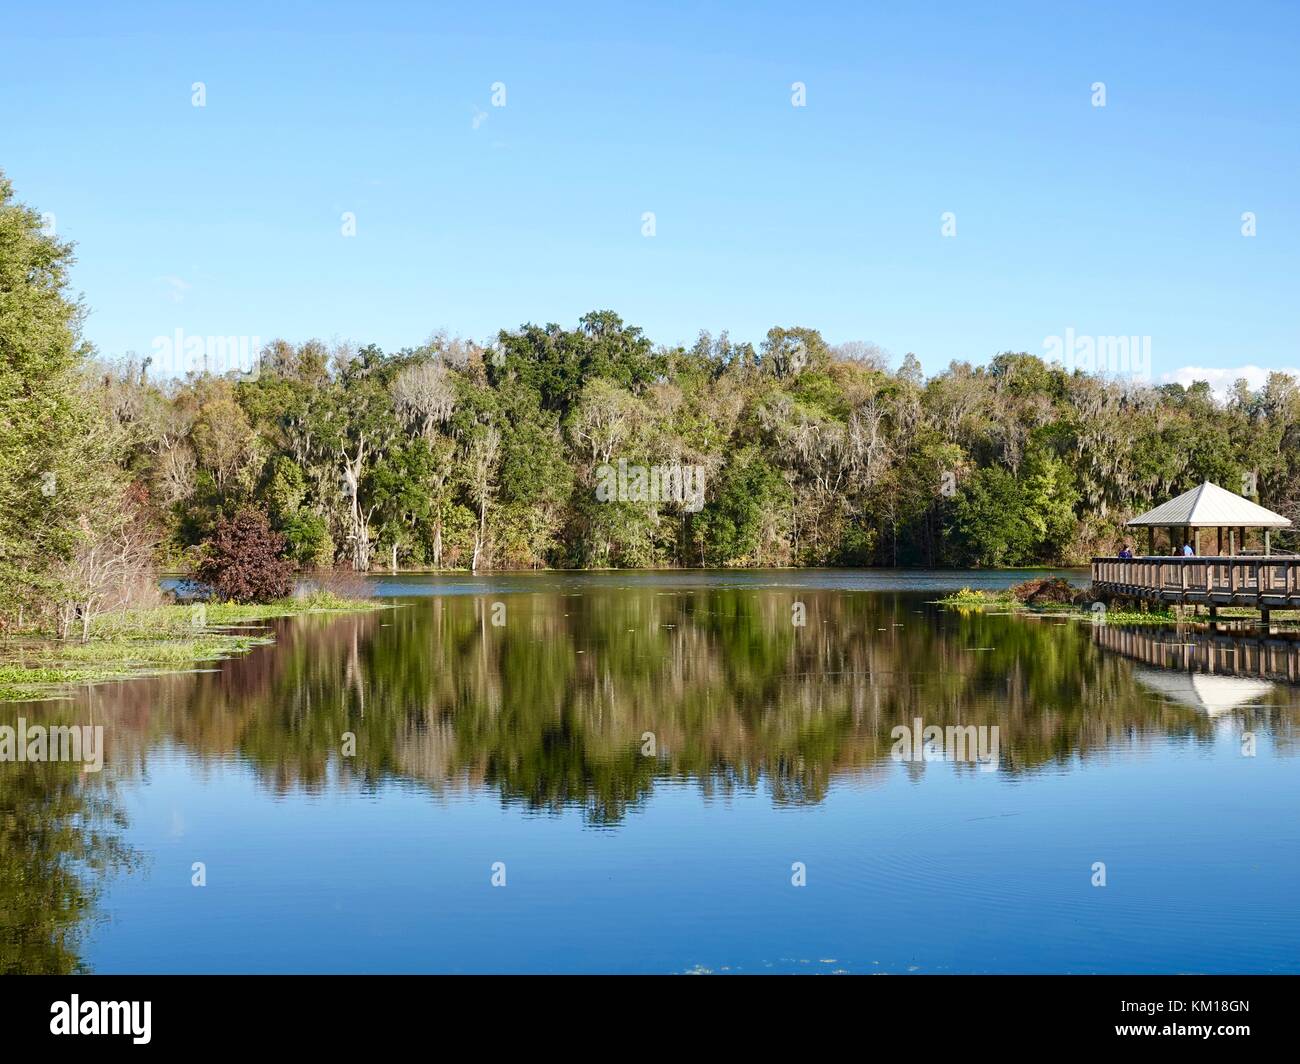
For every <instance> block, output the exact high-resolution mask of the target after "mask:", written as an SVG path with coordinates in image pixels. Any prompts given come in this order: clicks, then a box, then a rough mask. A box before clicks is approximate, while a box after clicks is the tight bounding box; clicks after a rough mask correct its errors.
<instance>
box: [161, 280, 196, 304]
mask: <svg viewBox="0 0 1300 1064" xmlns="http://www.w3.org/2000/svg"><path fill="white" fill-rule="evenodd" d="M158 280H160V281H161V282H162V283H163V284H165V285H166V286H167V288H168V292H167V298H168V299H170V300H171V301H172V302H173V303H179V302H181V301H182V300H183V299H184V298H185V293H186V292H188V291H189V290H190V289H191V288H193V287H194V286H193V285H192V284H190V282H189V281H186V280H184V279H183V278H180V277H172V276H170V275H169V276H167V277H159V278H158Z"/></svg>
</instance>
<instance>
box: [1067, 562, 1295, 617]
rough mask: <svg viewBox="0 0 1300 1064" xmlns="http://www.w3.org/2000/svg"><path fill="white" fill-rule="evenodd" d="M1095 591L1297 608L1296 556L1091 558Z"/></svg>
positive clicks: (1175, 600) (1163, 599)
mask: <svg viewBox="0 0 1300 1064" xmlns="http://www.w3.org/2000/svg"><path fill="white" fill-rule="evenodd" d="M1092 586H1093V589H1094V590H1095V591H1098V592H1106V593H1109V594H1112V595H1119V596H1122V597H1127V598H1135V599H1144V600H1149V601H1154V602H1166V603H1205V604H1208V605H1211V606H1253V607H1255V608H1257V609H1295V608H1300V557H1295V556H1289V555H1267V556H1262V555H1261V556H1259V557H1241V556H1233V557H1227V558H1223V557H1210V558H1185V557H1170V558H1162V557H1153V558H1093V559H1092Z"/></svg>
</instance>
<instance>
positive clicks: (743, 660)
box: [0, 571, 1300, 973]
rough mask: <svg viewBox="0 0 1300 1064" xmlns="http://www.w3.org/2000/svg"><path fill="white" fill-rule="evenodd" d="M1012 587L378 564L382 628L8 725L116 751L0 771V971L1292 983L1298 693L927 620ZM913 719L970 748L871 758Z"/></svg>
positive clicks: (881, 578) (1060, 629)
mask: <svg viewBox="0 0 1300 1064" xmlns="http://www.w3.org/2000/svg"><path fill="white" fill-rule="evenodd" d="M1024 575H1025V574H1023V573H1017V574H1013V575H1001V574H958V575H954V574H951V573H919V574H915V573H911V574H898V573H880V572H874V573H863V572H856V571H855V572H841V571H819V572H804V573H798V572H785V571H782V572H766V573H753V572H746V573H725V574H715V573H692V572H675V573H668V574H626V573H617V574H596V575H552V574H547V575H539V576H502V577H487V578H482V579H473V578H468V577H456V578H436V579H435V578H421V577H397V578H392V579H387V578H383V579H377V580H376V581H375V585H376V590H377V593H378V594H379V595H381V596H385V597H391V598H392V599H393V601H394V602H395V603H399V604H400V608H397V609H392V610H385V611H381V612H377V613H373V614H367V615H361V616H348V617H341V618H336V619H325V618H302V619H298V620H294V621H285V622H277V623H276V624H275V625H274V628H275V630H276V634H277V637H278V642H277V644H276V645H275V646H273V647H265V648H261V649H259V650H256V651H254V652H253V653H251V654H249V655H247V656H245V657H242V658H239V659H235V660H231V661H228V662H224V663H222V664H221V665H220V667H219V668H216V669H214V670H213V671H209V672H203V673H195V674H186V675H182V676H171V677H164V678H159V679H152V680H140V681H134V682H131V683H125V684H112V685H101V686H98V687H95V688H93V689H89V690H83V691H79V692H78V693H77V694H76V696H75V697H74V698H73V699H72V700H71V701H69V702H66V703H63V704H57V703H45V704H41V705H33V704H28V705H20V706H7V707H0V719H3V720H4V721H6V722H12V720H13V718H15V717H17V716H18V715H20V714H21V715H24V716H25V717H26V718H27V719H28V720H29V721H36V720H38V719H39V720H42V721H45V722H51V721H54V720H61V721H77V722H83V723H84V722H87V721H89V722H92V723H99V724H102V725H104V727H105V730H106V743H107V757H106V766H105V769H104V771H103V772H102V773H100V774H99V775H98V776H94V775H89V776H82V775H79V774H78V772H77V771H76V769H75V767H73V766H68V765H37V766H33V765H13V764H7V765H0V858H3V863H2V865H0V968H3V969H6V970H9V971H14V970H29V971H51V970H66V969H69V968H76V967H78V966H84V967H87V968H89V969H91V970H97V971H106V972H134V971H161V972H171V971H175V972H314V971H349V972H350V971H359V972H407V971H435V972H443V971H446V972H493V971H512V972H514V971H526V972H534V971H541V972H555V971H566V972H567V971H615V972H690V971H713V972H786V971H794V972H834V971H845V972H890V973H906V972H1033V971H1044V972H1050V971H1075V972H1078V971H1094V972H1144V971H1161V972H1164V971H1220V972H1227V971H1297V970H1300V906H1297V904H1296V899H1297V896H1298V894H1300V759H1297V756H1296V754H1297V749H1298V747H1297V728H1296V723H1297V719H1300V693H1298V690H1297V688H1294V687H1291V686H1288V685H1287V684H1285V683H1278V682H1275V681H1274V680H1272V679H1270V678H1269V677H1270V676H1271V675H1273V674H1274V673H1275V672H1276V669H1275V668H1273V665H1272V664H1270V666H1269V668H1268V669H1261V668H1260V667H1257V666H1256V665H1254V664H1250V665H1249V668H1248V669H1245V670H1243V671H1248V672H1250V675H1249V676H1244V677H1243V676H1236V677H1233V676H1227V677H1225V676H1223V675H1222V672H1223V669H1224V666H1223V665H1222V664H1221V663H1222V661H1224V660H1228V661H1241V662H1243V663H1249V662H1254V661H1255V658H1253V657H1251V656H1250V655H1251V654H1252V653H1253V651H1252V649H1251V647H1252V645H1253V646H1254V647H1255V649H1256V650H1257V649H1258V648H1259V646H1260V645H1262V644H1261V641H1260V640H1259V639H1257V638H1255V637H1252V636H1245V637H1232V640H1229V644H1230V645H1227V647H1226V649H1225V650H1223V653H1220V654H1219V656H1218V659H1217V660H1218V661H1219V662H1220V664H1219V665H1218V666H1217V667H1216V673H1215V674H1214V675H1210V674H1209V673H1208V672H1198V671H1196V670H1197V669H1198V668H1202V667H1203V666H1202V665H1198V664H1197V663H1196V662H1197V660H1199V659H1194V657H1189V656H1188V655H1189V654H1193V651H1194V649H1195V648H1194V647H1192V646H1191V645H1190V639H1189V638H1185V637H1183V636H1180V635H1179V634H1178V633H1176V632H1173V631H1158V630H1157V631H1154V632H1150V633H1147V634H1146V635H1139V636H1136V637H1133V638H1130V639H1128V640H1127V641H1124V642H1122V643H1121V642H1118V641H1115V640H1111V641H1110V642H1109V643H1106V642H1104V641H1103V640H1102V639H1101V638H1100V635H1101V633H1099V632H1098V630H1097V629H1095V628H1093V627H1092V626H1091V625H1088V624H1086V623H1079V622H1060V621H1053V620H1043V619H1039V620H1029V619H1022V618H1015V617H1009V616H990V615H983V616H978V615H976V616H963V615H960V614H957V613H953V612H945V611H941V610H939V609H938V608H937V607H935V606H932V605H929V604H928V603H927V600H929V599H933V598H935V597H936V596H937V594H938V593H939V592H941V591H943V590H945V589H949V588H953V587H956V586H960V585H962V584H975V585H979V584H984V585H990V584H1005V583H1009V582H1012V581H1013V580H1019V579H1022V578H1023V577H1024ZM796 602H799V603H802V604H803V605H804V608H805V611H806V624H805V625H803V626H802V627H800V626H796V625H795V624H793V623H792V617H793V616H794V612H793V607H794V604H795V603H796ZM494 603H502V604H503V605H504V616H502V615H501V611H500V608H498V607H494ZM494 609H495V612H496V617H495V619H497V620H503V621H504V623H503V624H501V625H499V626H498V625H494V624H493V620H494ZM1110 634H1111V635H1114V630H1112V632H1111V633H1110ZM1184 644H1188V645H1187V646H1184ZM1280 646H1281V650H1280V651H1279V653H1281V655H1282V657H1283V658H1285V656H1286V655H1287V654H1288V653H1290V652H1291V650H1293V649H1294V648H1293V647H1292V646H1291V645H1290V644H1286V643H1285V642H1284V643H1282V644H1280ZM1220 649H1223V648H1220ZM1274 649H1276V648H1274ZM1216 653H1217V652H1216ZM1270 653H1272V651H1270ZM1224 654H1226V655H1227V658H1225V657H1224ZM1275 658H1276V655H1275V656H1274V657H1272V658H1269V659H1268V661H1269V662H1274V661H1275ZM1153 661H1154V662H1156V663H1155V664H1152V662H1153ZM1166 665H1172V666H1174V667H1165V666H1166ZM1261 675H1262V677H1263V678H1261ZM916 718H921V719H922V721H923V722H924V724H926V725H931V724H933V725H939V726H945V725H951V724H961V725H976V726H990V727H991V726H994V725H996V726H997V727H998V729H999V732H998V734H999V737H1000V738H999V742H1000V746H999V754H998V759H997V762H996V764H991V765H989V766H987V769H989V770H986V769H985V768H981V767H980V766H978V765H975V764H970V763H953V762H943V761H930V762H912V763H904V762H901V761H898V760H895V759H893V758H892V757H891V750H892V748H893V745H894V744H893V740H892V738H891V730H892V729H893V728H894V726H895V725H899V724H908V725H910V724H911V723H912V721H913V720H915V719H916ZM1244 732H1248V733H1251V734H1253V735H1254V736H1255V742H1256V750H1255V756H1253V757H1249V756H1243V733H1244ZM345 733H352V734H353V735H355V737H356V738H355V755H354V756H351V757H345V756H342V755H341V747H342V744H343V743H344V736H345ZM647 733H648V734H649V735H650V736H652V737H653V742H654V750H653V753H652V754H649V755H648V754H646V753H644V752H643V749H644V744H645V743H646V741H647V739H646V737H647ZM195 862H202V863H203V865H204V867H205V870H206V886H203V887H201V888H200V887H196V886H193V885H192V882H191V879H192V876H194V874H195V873H194V872H193V870H192V868H193V865H194V863H195ZM496 862H502V863H503V864H504V874H505V878H506V885H505V886H504V887H494V886H493V885H492V875H493V865H494V864H495V863H496ZM796 862H799V863H802V865H803V867H804V869H805V870H806V884H807V885H806V886H803V887H796V886H794V885H792V881H791V880H792V876H793V875H794V874H795V873H794V872H793V871H792V866H793V865H795V863H796ZM1095 862H1104V864H1105V872H1106V885H1105V886H1104V887H1096V886H1093V885H1092V879H1093V876H1094V872H1093V866H1094V863H1095Z"/></svg>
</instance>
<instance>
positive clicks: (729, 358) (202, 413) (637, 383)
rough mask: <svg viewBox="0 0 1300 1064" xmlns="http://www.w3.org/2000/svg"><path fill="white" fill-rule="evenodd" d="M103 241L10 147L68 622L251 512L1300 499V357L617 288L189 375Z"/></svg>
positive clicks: (1099, 538)
mask: <svg viewBox="0 0 1300 1064" xmlns="http://www.w3.org/2000/svg"><path fill="white" fill-rule="evenodd" d="M71 262H72V248H71V246H70V245H69V244H67V243H65V242H62V241H60V240H59V239H57V238H56V237H54V236H51V235H47V234H46V233H44V232H43V230H42V227H41V218H40V215H39V214H38V213H37V212H36V211H35V210H33V209H31V208H29V207H25V206H23V205H21V204H19V203H18V202H16V201H15V199H14V197H13V193H12V189H11V187H10V185H9V183H8V182H7V181H5V180H4V179H3V177H2V176H0V464H2V467H0V617H3V618H8V619H13V618H14V617H15V616H17V617H21V615H22V613H23V611H24V610H34V609H46V610H50V609H53V610H55V611H58V610H62V611H63V616H64V624H65V627H66V624H67V618H68V617H69V616H71V614H72V613H76V615H78V616H80V615H82V614H84V613H85V612H94V610H95V609H97V608H100V607H103V606H105V605H107V604H108V603H110V601H113V600H118V599H120V598H121V597H122V596H123V595H125V594H126V593H127V591H126V590H125V589H129V588H130V587H131V586H137V585H138V586H144V585H146V584H149V583H150V582H151V580H152V573H153V572H154V570H155V567H157V566H167V567H181V566H191V565H194V564H196V563H197V561H198V559H199V557H200V555H201V553H202V551H203V550H204V544H205V543H208V542H209V541H210V540H211V539H212V537H213V536H214V534H215V533H216V532H217V530H218V527H219V525H220V524H221V522H223V521H229V520H232V519H233V518H234V517H235V516H236V515H243V517H244V518H245V519H247V518H248V514H249V512H250V511H252V512H253V514H254V518H255V519H257V520H262V519H264V521H265V522H266V523H267V524H269V526H270V527H271V529H273V530H274V532H275V533H278V534H279V535H280V536H282V537H283V539H282V542H283V548H282V549H283V552H284V554H285V555H286V556H287V557H288V558H289V559H290V560H291V561H292V562H293V563H295V564H296V565H297V566H299V567H301V568H302V569H315V568H323V567H331V566H347V567H350V568H353V569H357V570H365V569H370V568H376V567H385V568H387V567H430V568H461V569H467V568H474V569H478V570H483V569H490V568H495V569H501V568H536V567H543V566H551V567H603V566H786V565H849V566H866V565H885V566H893V565H900V566H918V565H922V566H1019V565H1028V564H1033V563H1073V562H1081V561H1083V560H1085V559H1087V558H1088V557H1089V556H1090V555H1091V554H1093V553H1097V552H1110V551H1113V550H1114V549H1115V547H1116V544H1117V541H1118V539H1119V538H1120V536H1121V532H1120V528H1121V525H1122V522H1123V521H1124V520H1125V519H1126V518H1128V517H1130V516H1132V515H1133V514H1134V513H1135V512H1138V511H1139V510H1141V509H1143V508H1145V507H1147V506H1148V505H1150V504H1152V503H1153V502H1156V501H1161V500H1163V499H1165V498H1166V497H1168V496H1170V495H1171V494H1174V493H1177V492H1180V491H1183V490H1186V489H1188V488H1190V487H1192V486H1194V485H1195V484H1197V483H1199V482H1200V481H1201V480H1204V479H1209V480H1213V481H1215V482H1217V483H1219V484H1221V485H1223V486H1225V487H1228V488H1230V489H1232V490H1236V491H1241V490H1242V487H1243V485H1249V486H1251V487H1253V488H1254V489H1255V491H1256V497H1257V498H1258V499H1259V501H1260V502H1261V503H1263V504H1264V505H1266V506H1269V507H1271V508H1272V509H1275V510H1278V511H1279V512H1281V513H1284V514H1286V515H1288V516H1290V517H1292V518H1300V451H1298V450H1297V446H1296V443H1297V440H1298V439H1300V391H1298V390H1297V385H1296V382H1295V381H1294V380H1293V379H1292V378H1290V377H1288V376H1285V375H1281V374H1275V375H1273V376H1272V377H1271V378H1270V379H1269V380H1268V382H1267V384H1266V385H1265V386H1264V387H1263V388H1262V389H1260V390H1258V391H1251V390H1250V389H1249V388H1247V386H1246V385H1245V384H1244V382H1243V383H1241V384H1239V385H1238V387H1237V388H1236V390H1235V391H1234V392H1233V394H1232V395H1231V396H1230V397H1229V398H1228V400H1227V401H1226V402H1220V401H1217V400H1216V399H1215V397H1214V396H1213V395H1212V393H1211V391H1210V389H1209V387H1208V385H1205V384H1201V383H1198V384H1196V385H1194V386H1192V387H1190V388H1184V387H1182V386H1180V385H1176V384H1170V385H1162V386H1152V385H1150V384H1144V383H1140V382H1134V381H1119V380H1111V379H1106V378H1103V377H1101V376H1098V375H1096V374H1086V373H1082V372H1074V373H1067V372H1065V371H1064V370H1063V369H1062V368H1060V367H1059V366H1056V365H1050V364H1047V363H1045V362H1044V361H1043V360H1042V359H1040V358H1038V357H1036V356H1034V355H1031V354H1024V353H1002V354H997V355H995V356H994V357H992V358H991V359H990V361H989V362H988V363H987V364H986V365H972V364H970V363H967V362H960V361H955V362H953V363H952V364H951V365H949V366H948V368H947V369H946V370H944V371H942V372H939V373H936V374H934V375H933V376H931V377H929V378H928V379H926V378H924V377H923V375H922V373H921V370H920V366H919V363H918V361H917V360H916V358H915V357H913V356H912V355H907V356H905V357H903V358H902V359H900V360H898V363H899V364H898V365H897V366H894V365H892V363H893V361H894V360H893V359H891V358H890V357H889V356H888V355H887V354H886V353H884V352H882V351H881V350H880V349H879V348H877V347H875V346H874V345H870V344H865V343H856V342H855V343H845V344H840V345H833V344H830V343H828V342H827V341H826V340H824V339H823V337H822V336H821V334H820V333H819V332H818V331H817V330H816V329H813V328H806V327H780V326H778V327H774V328H772V329H771V330H769V331H768V333H767V335H766V336H765V337H764V338H763V339H762V340H761V342H759V343H758V344H757V346H755V345H753V344H751V343H748V342H742V341H737V340H733V339H731V338H730V337H729V336H728V335H727V334H726V333H725V332H724V333H721V334H719V335H710V334H709V333H701V334H700V336H699V338H698V340H697V341H696V342H695V343H694V344H693V345H692V346H690V347H684V346H665V345H661V344H656V343H655V342H654V341H653V340H652V339H651V338H650V337H647V336H646V335H644V333H643V332H642V330H641V329H639V328H637V327H636V326H635V325H631V324H628V323H626V322H624V321H623V320H622V319H621V318H620V317H619V316H618V315H617V314H616V313H614V312H612V311H608V310H605V311H594V312H592V313H589V314H587V315H585V316H583V317H582V318H581V319H580V320H579V321H578V322H577V323H576V324H575V325H574V326H573V327H565V326H561V325H556V324H546V325H537V324H525V325H522V326H520V327H518V328H515V329H503V330H502V331H501V332H499V333H498V334H497V335H496V336H495V337H494V338H491V339H490V340H488V341H487V342H485V343H482V344H480V343H476V342H472V341H468V340H462V339H457V338H453V337H448V336H445V335H435V336H434V337H433V338H431V339H429V340H427V341H425V342H423V343H421V344H419V345H417V346H413V347H410V348H404V349H402V350H400V351H393V352H385V351H382V350H380V349H379V348H378V347H375V346H373V345H365V346H357V345H351V344H342V345H333V346H329V345H326V344H323V343H321V342H319V341H316V340H307V341H305V342H297V343H295V342H290V341H287V340H276V341H273V342H270V343H268V344H266V345H264V346H263V347H262V349H261V351H260V352H259V354H258V357H257V358H256V360H255V362H253V363H251V364H250V365H248V366H241V367H238V368H235V369H232V370H230V371H229V372H226V373H218V372H215V371H214V370H211V369H210V370H208V371H204V370H203V369H202V368H201V367H200V368H198V369H197V370H192V371H190V372H187V373H185V374H184V375H180V376H177V375H172V374H164V373H160V372H159V371H158V367H155V366H154V365H153V363H152V361H151V359H150V358H149V357H147V356H146V357H136V356H133V355H123V356H122V357H120V358H116V359H113V360H109V359H105V358H103V357H101V355H100V353H98V352H96V351H95V350H94V349H93V347H92V346H91V345H90V344H89V343H87V342H86V341H85V340H84V339H83V337H82V334H81V322H82V317H83V308H82V306H81V304H80V302H79V301H78V300H77V298H75V297H74V296H73V295H72V294H71V293H70V291H69V283H68V270H69V267H70V264H71ZM611 466H618V467H619V468H631V469H633V471H634V473H635V470H636V469H637V468H648V467H658V468H664V469H691V470H696V471H698V474H699V477H700V478H701V482H702V485H703V495H702V498H701V499H700V500H699V502H700V503H701V505H698V506H696V505H691V503H690V501H684V500H680V499H678V498H675V497H673V496H672V495H671V493H665V494H664V495H662V496H660V495H657V494H655V495H652V496H650V497H642V496H637V495H635V494H632V495H631V496H627V495H624V496H618V495H616V496H615V497H614V498H609V496H608V494H607V493H606V494H605V495H603V496H602V494H601V493H600V492H599V491H598V490H597V481H598V479H599V477H600V471H601V470H602V468H606V469H607V468H608V467H611ZM275 542H277V543H279V542H281V540H279V539H276V540H275ZM1283 542H1284V545H1286V546H1290V545H1291V543H1290V535H1289V534H1288V535H1287V536H1285V537H1283Z"/></svg>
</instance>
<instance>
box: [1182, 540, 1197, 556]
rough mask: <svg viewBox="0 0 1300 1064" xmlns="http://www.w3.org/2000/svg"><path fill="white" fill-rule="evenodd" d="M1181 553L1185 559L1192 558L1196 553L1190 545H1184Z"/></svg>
mask: <svg viewBox="0 0 1300 1064" xmlns="http://www.w3.org/2000/svg"><path fill="white" fill-rule="evenodd" d="M1181 553H1182V556H1183V557H1184V558H1190V557H1191V556H1192V555H1193V554H1195V553H1196V552H1195V551H1194V550H1192V545H1191V544H1190V543H1184V544H1183V549H1182V551H1181Z"/></svg>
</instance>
